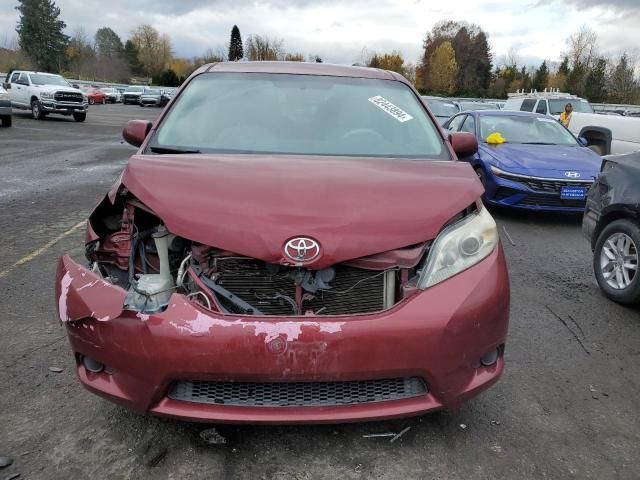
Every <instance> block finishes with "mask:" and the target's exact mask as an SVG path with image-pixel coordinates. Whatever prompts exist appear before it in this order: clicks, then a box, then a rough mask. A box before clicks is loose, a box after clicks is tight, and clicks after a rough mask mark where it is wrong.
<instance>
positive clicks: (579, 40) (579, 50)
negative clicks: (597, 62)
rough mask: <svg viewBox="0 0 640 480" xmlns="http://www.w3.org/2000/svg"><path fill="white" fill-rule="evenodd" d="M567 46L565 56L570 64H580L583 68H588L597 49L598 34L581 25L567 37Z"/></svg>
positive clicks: (573, 65)
mask: <svg viewBox="0 0 640 480" xmlns="http://www.w3.org/2000/svg"><path fill="white" fill-rule="evenodd" d="M567 47H568V48H569V51H568V52H567V57H568V59H569V63H570V64H571V66H572V67H573V68H575V66H576V65H578V64H580V65H582V66H583V67H584V68H585V69H589V68H591V64H592V62H593V60H594V58H595V57H596V53H597V50H598V35H597V34H596V32H594V31H593V30H591V29H590V28H587V27H586V26H583V27H581V28H580V29H579V30H578V31H577V32H575V33H574V34H572V35H571V36H570V37H569V38H567Z"/></svg>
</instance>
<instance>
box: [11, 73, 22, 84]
mask: <svg viewBox="0 0 640 480" xmlns="http://www.w3.org/2000/svg"><path fill="white" fill-rule="evenodd" d="M19 76H20V72H16V73H14V74H13V75H11V83H16V81H17V80H18V77H19Z"/></svg>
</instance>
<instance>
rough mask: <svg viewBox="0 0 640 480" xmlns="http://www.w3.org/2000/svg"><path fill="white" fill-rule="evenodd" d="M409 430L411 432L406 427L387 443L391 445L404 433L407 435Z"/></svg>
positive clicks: (409, 428)
mask: <svg viewBox="0 0 640 480" xmlns="http://www.w3.org/2000/svg"><path fill="white" fill-rule="evenodd" d="M409 430H411V427H407V428H405V429H404V430H402V431H401V432H400V433H398V434H397V435H395V436H394V437H393V438H392V439H391V440H389V443H393V442H395V441H396V440H398V439H399V438H400V437H401V436H402V435H404V434H405V433H407V432H408V431H409Z"/></svg>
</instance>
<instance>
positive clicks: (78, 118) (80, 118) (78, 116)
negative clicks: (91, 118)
mask: <svg viewBox="0 0 640 480" xmlns="http://www.w3.org/2000/svg"><path fill="white" fill-rule="evenodd" d="M86 118H87V113H86V112H80V113H74V114H73V119H74V120H75V121H76V122H84V121H85V119H86Z"/></svg>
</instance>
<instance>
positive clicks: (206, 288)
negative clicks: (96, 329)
mask: <svg viewBox="0 0 640 480" xmlns="http://www.w3.org/2000/svg"><path fill="white" fill-rule="evenodd" d="M89 224H90V226H89V233H88V234H87V245H86V256H87V259H88V260H89V262H90V270H91V271H92V272H93V273H94V274H96V275H97V276H98V277H99V278H101V279H103V280H104V281H105V282H107V283H108V284H111V285H114V286H118V287H120V288H121V289H122V290H124V291H125V292H126V297H125V298H124V301H123V309H126V310H132V311H136V312H140V313H144V314H150V313H156V312H159V311H162V310H164V309H165V308H166V307H167V305H168V304H169V300H170V298H171V296H172V294H174V293H179V294H182V295H184V297H185V298H186V299H188V301H190V302H192V303H194V304H197V305H198V306H199V307H200V308H205V309H207V310H210V311H213V312H219V313H222V314H232V315H243V316H254V315H255V316H270V315H271V316H332V315H358V314H369V313H374V312H379V311H383V310H386V309H389V308H391V307H393V306H394V305H395V304H397V303H398V302H400V301H402V300H403V299H406V298H409V297H410V296H411V295H413V294H414V293H415V292H416V283H417V272H418V270H419V268H420V266H421V264H422V263H423V262H424V260H425V258H426V254H427V252H428V250H429V245H430V242H423V243H420V244H416V245H410V246H407V247H404V248H400V249H396V250H392V251H388V252H384V253H379V254H375V255H371V256H368V257H363V258H358V259H353V260H349V261H345V262H342V263H339V264H337V265H332V266H329V267H325V268H322V269H320V270H313V269H310V268H306V267H304V266H296V265H291V262H287V260H286V259H284V258H283V260H282V262H281V263H269V262H266V261H263V260H260V259H257V258H251V257H246V256H243V255H241V254H238V253H236V252H231V251H226V250H222V249H219V248H216V247H215V246H211V245H202V244H200V243H197V242H194V241H191V240H189V239H186V238H182V237H179V236H176V235H174V234H172V233H171V232H169V231H168V230H167V228H166V226H165V225H164V223H163V222H162V220H161V219H160V218H158V217H157V216H156V215H155V213H154V212H152V211H151V210H150V209H149V208H148V207H147V206H145V205H144V204H143V203H142V202H140V201H139V200H137V199H136V198H135V197H133V196H132V195H131V194H130V193H129V192H127V191H126V189H123V190H122V191H121V192H120V194H119V195H118V196H117V197H116V201H115V202H114V203H111V201H110V200H109V199H108V198H106V199H105V200H104V201H103V202H102V203H101V204H100V205H99V206H98V208H97V209H96V210H95V212H94V213H93V214H92V215H91V217H90V219H89Z"/></svg>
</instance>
